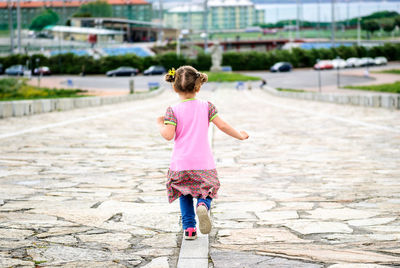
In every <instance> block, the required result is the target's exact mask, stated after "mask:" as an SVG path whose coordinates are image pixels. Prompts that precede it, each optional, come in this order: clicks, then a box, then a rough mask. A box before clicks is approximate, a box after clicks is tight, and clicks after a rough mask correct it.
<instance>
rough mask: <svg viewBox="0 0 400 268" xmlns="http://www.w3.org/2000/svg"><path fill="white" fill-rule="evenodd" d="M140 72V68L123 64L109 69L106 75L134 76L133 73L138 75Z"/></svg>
mask: <svg viewBox="0 0 400 268" xmlns="http://www.w3.org/2000/svg"><path fill="white" fill-rule="evenodd" d="M138 73H139V70H138V69H136V68H132V67H128V66H122V67H119V68H117V69H115V70H111V71H108V72H107V73H106V75H107V76H132V75H137V74H138Z"/></svg>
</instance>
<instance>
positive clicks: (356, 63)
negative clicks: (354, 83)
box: [346, 58, 361, 68]
mask: <svg viewBox="0 0 400 268" xmlns="http://www.w3.org/2000/svg"><path fill="white" fill-rule="evenodd" d="M346 65H347V68H354V67H360V66H361V59H359V58H348V59H347V60H346Z"/></svg>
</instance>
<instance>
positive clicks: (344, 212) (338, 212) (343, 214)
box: [307, 208, 379, 220]
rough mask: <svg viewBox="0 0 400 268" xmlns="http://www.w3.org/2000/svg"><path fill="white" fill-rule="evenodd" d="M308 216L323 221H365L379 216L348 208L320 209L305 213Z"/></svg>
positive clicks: (370, 212) (374, 213)
mask: <svg viewBox="0 0 400 268" xmlns="http://www.w3.org/2000/svg"><path fill="white" fill-rule="evenodd" d="M307 213H309V214H310V216H307V218H312V219H323V220H351V219H366V218H371V217H374V216H377V215H379V212H373V211H365V210H357V209H350V208H341V209H322V208H317V209H316V210H312V211H307Z"/></svg>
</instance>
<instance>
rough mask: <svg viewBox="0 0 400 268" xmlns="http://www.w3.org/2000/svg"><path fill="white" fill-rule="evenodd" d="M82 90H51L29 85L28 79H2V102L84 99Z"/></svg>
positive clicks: (0, 94) (0, 91) (0, 81)
mask: <svg viewBox="0 0 400 268" xmlns="http://www.w3.org/2000/svg"><path fill="white" fill-rule="evenodd" d="M84 92H86V91H85V90H80V89H49V88H41V87H35V86H31V85H28V84H27V83H26V79H17V78H3V79H0V101H10V100H26V99H46V98H71V97H74V98H76V97H84V96H85V95H82V93H84Z"/></svg>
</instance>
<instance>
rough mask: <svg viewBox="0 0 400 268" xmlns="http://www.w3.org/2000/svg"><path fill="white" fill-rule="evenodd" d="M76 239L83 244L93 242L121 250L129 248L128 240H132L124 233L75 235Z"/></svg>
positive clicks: (129, 235)
mask: <svg viewBox="0 0 400 268" xmlns="http://www.w3.org/2000/svg"><path fill="white" fill-rule="evenodd" d="M77 237H78V238H79V240H81V241H82V242H84V243H87V242H95V243H99V244H107V245H109V246H108V247H109V248H111V249H117V250H123V249H127V248H129V247H130V245H131V244H130V242H129V240H130V239H131V238H132V235H131V234H126V233H105V234H91V235H77Z"/></svg>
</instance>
